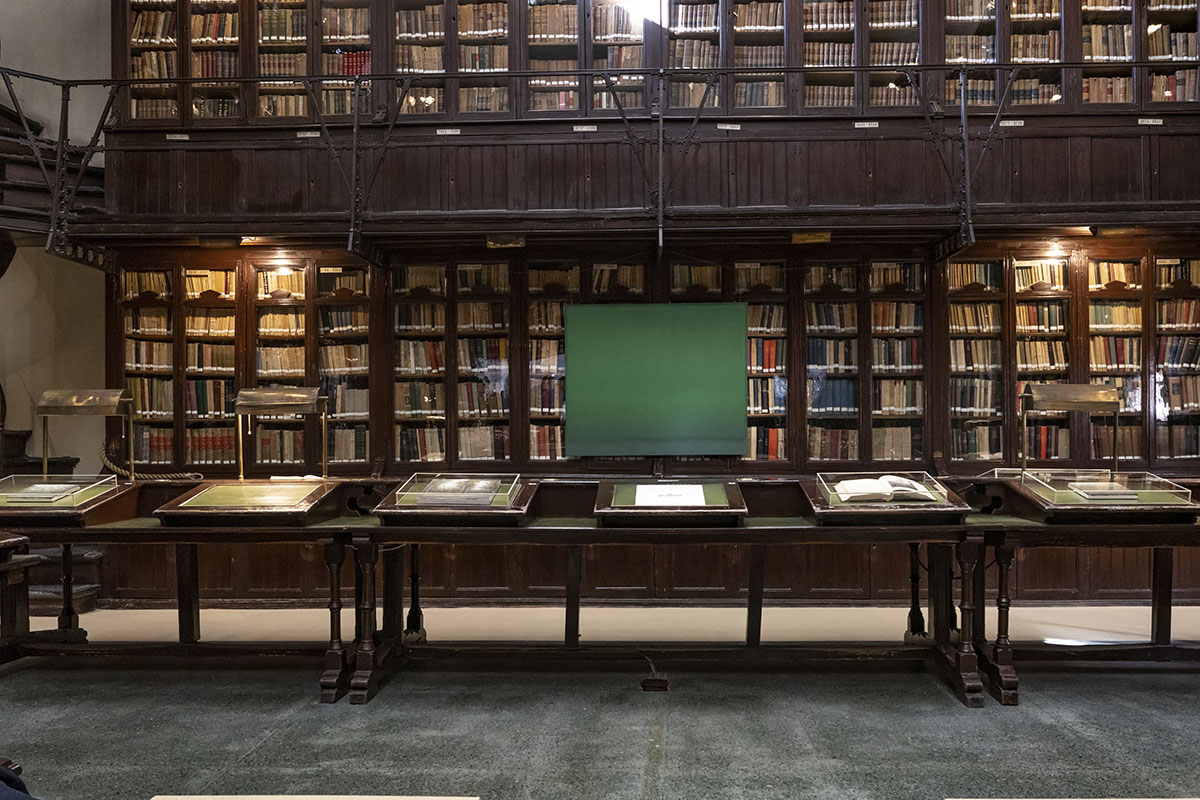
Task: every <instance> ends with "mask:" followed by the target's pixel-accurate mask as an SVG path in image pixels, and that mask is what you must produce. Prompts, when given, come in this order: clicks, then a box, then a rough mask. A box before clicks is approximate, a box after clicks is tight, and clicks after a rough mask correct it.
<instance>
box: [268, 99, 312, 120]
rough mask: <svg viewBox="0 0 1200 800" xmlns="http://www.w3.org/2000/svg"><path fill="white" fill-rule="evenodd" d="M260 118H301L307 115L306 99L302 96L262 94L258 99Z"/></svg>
mask: <svg viewBox="0 0 1200 800" xmlns="http://www.w3.org/2000/svg"><path fill="white" fill-rule="evenodd" d="M258 113H259V116H262V117H303V116H306V115H307V114H308V97H307V96H306V95H302V94H270V95H267V94H263V95H259V97H258Z"/></svg>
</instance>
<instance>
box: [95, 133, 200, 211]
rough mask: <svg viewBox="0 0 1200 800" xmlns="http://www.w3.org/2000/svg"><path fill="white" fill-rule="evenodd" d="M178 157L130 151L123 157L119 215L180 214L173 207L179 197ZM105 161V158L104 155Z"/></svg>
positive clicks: (161, 152) (171, 153)
mask: <svg viewBox="0 0 1200 800" xmlns="http://www.w3.org/2000/svg"><path fill="white" fill-rule="evenodd" d="M177 156H178V154H177V152H176V151H173V150H165V149H164V150H130V151H126V152H125V153H124V157H123V160H122V166H123V167H124V171H123V172H122V173H121V175H120V178H119V180H120V181H121V183H122V188H121V191H120V192H119V193H118V194H117V197H118V199H119V201H120V203H121V205H119V206H117V207H115V208H113V207H112V206H110V208H113V210H114V211H115V213H118V214H147V215H167V214H178V213H181V209H179V208H177V207H176V202H177V198H178V197H179V193H180V188H181V187H180V186H179V183H180V173H179V170H178V164H179V159H178V157H177ZM106 160H107V154H106Z"/></svg>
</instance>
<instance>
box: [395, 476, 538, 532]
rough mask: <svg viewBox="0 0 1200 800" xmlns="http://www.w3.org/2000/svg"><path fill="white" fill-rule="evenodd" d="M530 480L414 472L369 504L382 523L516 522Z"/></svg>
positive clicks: (525, 509) (532, 486)
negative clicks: (372, 504)
mask: <svg viewBox="0 0 1200 800" xmlns="http://www.w3.org/2000/svg"><path fill="white" fill-rule="evenodd" d="M537 487H538V484H537V482H536V481H533V482H529V481H525V480H523V479H522V478H521V476H520V475H468V474H462V473H428V472H420V473H417V474H416V475H413V476H412V477H411V478H409V479H408V480H407V481H405V482H404V483H403V484H402V485H401V486H400V487H398V488H397V489H396V490H395V491H394V492H391V493H389V494H388V495H387V497H385V498H384V499H383V502H381V503H380V504H379V505H378V506H376V507H375V515H376V516H378V517H379V518H380V519H381V520H382V521H383V524H384V525H517V524H519V523H520V522H521V521H522V520H524V519H525V518H526V517H527V516H528V514H529V504H530V503H531V502H532V501H533V496H534V493H535V492H536V491H537Z"/></svg>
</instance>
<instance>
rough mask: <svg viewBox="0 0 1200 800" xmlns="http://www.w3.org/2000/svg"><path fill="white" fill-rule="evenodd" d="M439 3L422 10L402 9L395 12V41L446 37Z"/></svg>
mask: <svg viewBox="0 0 1200 800" xmlns="http://www.w3.org/2000/svg"><path fill="white" fill-rule="evenodd" d="M442 8H443V5H442V4H441V3H430V4H427V5H426V6H424V7H423V8H402V9H399V10H398V11H397V12H396V38H397V39H441V38H443V37H444V36H445V35H446V23H445V21H444V20H443V18H442Z"/></svg>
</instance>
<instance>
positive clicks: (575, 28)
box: [528, 3, 579, 44]
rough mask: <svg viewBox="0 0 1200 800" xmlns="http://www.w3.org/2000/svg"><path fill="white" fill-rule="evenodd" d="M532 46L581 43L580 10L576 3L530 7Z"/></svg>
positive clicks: (530, 39) (529, 34) (530, 38)
mask: <svg viewBox="0 0 1200 800" xmlns="http://www.w3.org/2000/svg"><path fill="white" fill-rule="evenodd" d="M528 36H529V42H530V44H539V43H557V42H576V41H579V8H578V7H577V6H576V5H575V4H574V3H552V4H548V5H531V6H529V33H528Z"/></svg>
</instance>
